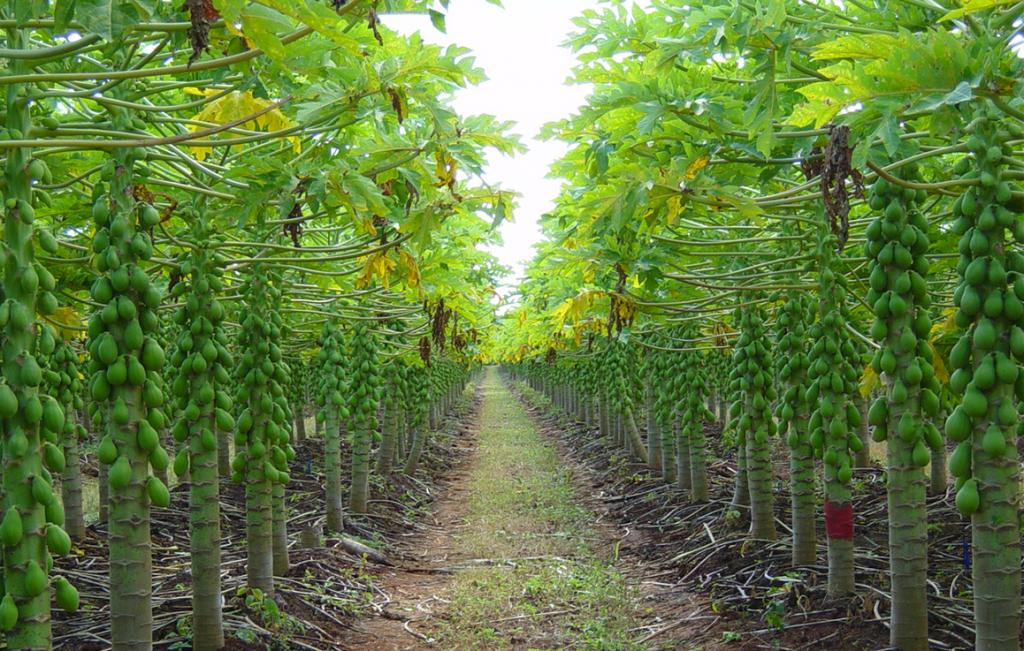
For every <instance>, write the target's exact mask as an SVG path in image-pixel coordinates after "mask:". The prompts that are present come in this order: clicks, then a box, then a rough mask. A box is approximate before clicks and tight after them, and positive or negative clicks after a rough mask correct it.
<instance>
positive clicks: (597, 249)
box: [488, 0, 1024, 651]
mask: <svg viewBox="0 0 1024 651" xmlns="http://www.w3.org/2000/svg"><path fill="white" fill-rule="evenodd" d="M1020 8H1021V6H1020V4H1019V3H1015V2H1009V1H1007V2H1003V1H999V0H997V1H993V2H970V3H968V2H964V3H962V4H958V3H956V2H941V1H940V2H916V1H907V2H897V3H881V2H870V1H869V2H861V1H857V2H845V3H797V2H770V3H745V2H739V3H734V2H715V1H712V2H706V3H702V4H701V5H700V6H699V7H698V6H686V7H683V6H680V5H677V4H675V3H667V2H664V3H663V2H653V3H651V5H650V6H649V7H646V8H638V7H633V8H628V7H625V6H609V7H605V8H602V9H599V10H593V11H588V12H586V13H585V14H584V15H583V16H581V17H580V18H579V19H578V20H577V22H576V24H577V26H578V31H577V33H576V34H574V35H573V36H572V38H571V40H570V43H571V45H572V46H573V47H574V48H575V49H576V50H577V52H578V57H579V62H580V64H579V66H578V68H577V69H576V80H577V81H579V82H581V83H591V84H593V85H594V92H593V94H592V95H591V97H590V98H589V100H588V101H587V103H586V104H585V105H584V106H583V107H582V108H581V109H580V111H579V112H578V114H576V115H574V116H572V117H570V118H567V119H565V120H563V121H560V122H557V123H554V124H551V125H549V126H548V133H549V135H550V136H551V137H553V138H558V139H561V140H564V141H565V142H567V143H568V144H569V148H570V151H569V153H568V154H567V155H566V156H565V157H564V158H563V159H562V160H560V161H559V162H557V163H556V164H555V167H554V171H555V172H556V173H557V174H559V175H560V176H562V177H563V179H564V187H563V193H562V195H561V197H560V199H559V201H558V204H557V205H556V207H555V209H554V210H552V211H551V213H550V214H549V215H547V216H546V217H545V218H544V220H543V221H542V224H543V228H544V231H545V236H546V239H545V241H544V242H543V243H542V244H541V245H540V246H539V250H538V253H537V256H536V257H535V258H534V260H533V261H532V262H531V264H530V266H529V267H528V269H527V272H526V278H525V280H524V281H523V283H522V285H521V286H520V294H521V301H520V303H519V305H518V306H517V307H516V308H515V309H514V310H511V311H510V312H509V313H508V314H507V315H503V319H502V320H503V327H502V328H500V329H499V330H498V331H497V333H496V334H495V337H494V340H493V341H492V342H491V344H490V348H489V349H488V350H489V353H488V354H489V355H490V356H491V358H493V359H494V360H496V361H501V362H504V363H506V364H509V365H511V366H512V368H514V369H516V372H517V373H520V374H522V375H523V376H524V377H526V378H529V380H530V381H531V382H532V383H533V384H534V386H535V387H537V388H539V389H542V390H543V391H545V392H546V393H547V394H548V395H549V396H551V397H552V398H553V400H554V401H555V403H556V404H558V405H560V406H561V407H562V408H563V409H567V410H568V411H570V412H571V413H574V414H578V416H579V417H581V418H582V419H584V420H587V419H589V420H590V421H592V422H593V423H595V424H596V425H597V426H598V427H599V428H600V429H601V431H602V432H604V433H605V435H606V436H607V437H609V440H610V441H615V442H618V443H620V444H621V445H622V446H623V448H624V449H625V450H627V451H628V452H629V453H631V454H632V455H633V456H634V457H635V459H636V460H637V461H641V460H642V461H644V462H646V463H647V464H649V466H650V468H651V470H652V471H656V472H660V473H661V474H662V475H663V476H664V478H665V479H666V480H671V481H674V482H677V483H678V485H679V486H680V487H682V488H684V489H685V490H686V491H687V493H686V494H687V495H688V496H689V499H692V500H697V501H700V500H706V499H708V489H707V474H708V473H707V466H708V442H707V441H706V440H705V438H704V437H705V433H704V430H703V429H702V422H704V421H707V420H711V418H712V415H711V414H710V413H709V412H708V403H707V402H706V401H707V399H708V398H709V397H713V400H711V403H710V404H711V405H712V406H714V405H718V404H724V405H726V406H727V407H726V409H727V411H728V414H727V415H725V416H726V417H725V418H721V416H722V415H719V420H720V421H722V422H728V427H727V428H726V433H725V437H726V441H728V443H726V445H727V446H728V447H731V448H732V450H733V452H730V453H729V456H730V457H731V458H733V459H734V461H735V463H736V467H737V471H738V472H737V475H736V485H735V493H734V498H733V503H734V505H736V506H737V507H738V508H742V509H743V510H744V511H745V512H747V513H749V523H750V536H751V537H752V538H754V539H758V540H772V539H775V538H776V537H777V536H778V535H779V532H778V531H777V530H776V522H775V510H774V504H773V502H774V500H776V499H779V498H780V497H781V496H782V495H783V494H785V493H783V491H781V490H780V480H779V478H777V477H773V463H772V459H773V456H775V455H778V454H780V453H781V450H785V451H786V456H787V457H788V464H789V468H790V471H789V473H788V474H787V476H786V480H785V483H784V488H785V491H786V492H788V499H789V500H790V501H791V509H790V510H789V513H790V514H791V518H792V521H791V522H790V523H787V527H788V529H790V530H791V531H792V533H791V534H789V533H787V534H786V538H787V539H788V540H789V541H790V542H791V545H792V562H793V565H794V566H807V565H814V564H816V561H815V559H816V558H817V555H816V544H817V541H816V540H815V524H816V521H817V518H818V517H819V516H818V513H819V512H823V516H824V518H823V519H824V525H825V526H824V531H825V534H826V540H825V541H824V542H825V544H826V547H827V576H828V583H827V586H828V593H829V595H830V596H833V597H841V596H844V595H847V594H850V593H852V592H855V591H857V590H858V589H859V588H858V585H857V584H856V583H855V566H854V545H855V538H854V536H855V534H856V531H855V529H854V517H853V516H854V513H853V498H854V497H855V495H854V491H855V486H856V484H855V482H853V481H852V478H853V477H854V474H855V473H856V472H857V470H856V469H857V468H861V467H865V466H867V465H869V464H873V463H877V462H879V460H880V459H884V460H882V461H881V462H882V463H883V464H884V467H885V478H886V490H887V499H888V502H887V504H888V525H889V526H888V529H889V540H888V545H889V560H890V566H891V572H890V576H889V577H888V585H887V586H882V590H883V591H885V593H886V594H889V595H891V610H890V613H889V617H890V619H889V625H890V629H891V643H892V646H893V647H894V648H899V649H906V650H914V649H925V648H928V645H929V641H928V640H929V634H928V630H929V629H928V624H929V608H928V606H929V597H928V593H929V588H928V585H927V581H928V574H927V570H928V568H927V558H928V549H929V520H928V518H929V512H928V508H926V497H927V494H928V491H929V489H931V490H932V491H933V492H934V493H935V494H936V495H938V496H943V495H945V496H946V497H945V499H944V500H942V501H940V503H941V504H946V505H948V507H949V508H953V507H955V509H956V511H957V512H958V513H959V515H960V516H961V517H962V518H963V519H964V520H965V521H969V529H970V536H969V540H970V543H969V554H970V560H971V570H970V574H971V580H970V581H969V587H968V590H969V595H970V598H971V599H973V606H974V617H975V624H974V631H973V633H974V647H975V648H977V649H982V650H986V651H992V650H1000V651H1002V650H1007V649H1011V650H1012V649H1018V648H1019V646H1020V610H1021V539H1020V536H1021V533H1020V532H1021V526H1020V525H1021V522H1020V513H1019V510H1020V461H1019V458H1018V447H1017V446H1018V428H1019V423H1020V408H1021V400H1022V398H1024V374H1022V373H1021V369H1020V367H1021V362H1022V361H1024V323H1022V320H1024V302H1022V301H1024V256H1022V252H1021V244H1022V243H1024V216H1022V214H1021V213H1022V212H1024V192H1022V189H1021V187H1020V181H1021V179H1022V178H1024V152H1022V149H1024V111H1022V108H1024V95H1022V90H1024V89H1022V87H1021V83H1020V79H1021V76H1020V73H1021V70H1022V58H1021V36H1020V26H1021V23H1020V15H1021V14H1020ZM716 410H717V409H716ZM645 421H646V422H645ZM777 441H778V442H779V443H777ZM780 448H781V450H780ZM872 449H873V450H874V451H875V453H876V455H875V456H874V457H871V456H870V454H869V453H870V452H871V450H872ZM947 452H948V453H949V454H948V458H947ZM929 467H930V469H929ZM947 468H948V471H949V473H950V474H951V475H952V477H953V480H954V481H952V482H951V486H950V487H949V488H948V489H947V486H946V481H947V479H946V478H947V474H946V470H947ZM947 490H948V493H947ZM933 515H934V512H933ZM933 621H936V620H933Z"/></svg>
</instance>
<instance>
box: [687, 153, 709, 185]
mask: <svg viewBox="0 0 1024 651" xmlns="http://www.w3.org/2000/svg"><path fill="white" fill-rule="evenodd" d="M710 162H711V157H710V156H708V155H707V154H701V155H700V156H698V157H697V158H695V159H693V161H692V162H691V163H690V164H689V165H687V166H686V171H685V172H683V178H684V179H685V180H687V181H692V180H693V179H695V178H697V173H698V172H700V171H701V170H702V169H704V168H705V167H707V166H708V163H710Z"/></svg>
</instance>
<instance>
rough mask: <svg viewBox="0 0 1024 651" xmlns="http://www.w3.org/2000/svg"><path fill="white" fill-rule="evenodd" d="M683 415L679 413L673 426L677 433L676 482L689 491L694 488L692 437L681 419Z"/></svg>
mask: <svg viewBox="0 0 1024 651" xmlns="http://www.w3.org/2000/svg"><path fill="white" fill-rule="evenodd" d="M681 417H683V415H682V414H680V415H677V416H676V418H675V420H674V422H673V426H672V427H673V429H674V430H675V434H676V446H675V447H676V464H675V465H676V482H677V483H678V484H679V488H681V489H683V490H684V491H687V492H688V491H689V490H690V489H691V488H693V482H692V477H691V476H690V438H689V437H688V436H687V428H686V427H684V425H683V423H682V422H680V420H679V419H680V418H681Z"/></svg>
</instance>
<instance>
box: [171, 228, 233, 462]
mask: <svg viewBox="0 0 1024 651" xmlns="http://www.w3.org/2000/svg"><path fill="white" fill-rule="evenodd" d="M191 219H192V220H193V234H194V235H195V237H196V241H197V242H204V243H205V242H209V241H211V239H212V237H211V236H212V235H213V234H212V233H210V232H209V230H208V229H207V228H206V226H205V221H204V220H203V218H202V216H200V215H193V216H191ZM178 263H179V269H180V271H181V275H182V279H181V280H180V281H179V282H177V283H176V284H175V285H174V287H173V288H172V289H171V296H173V297H174V298H176V299H177V300H178V303H179V308H178V310H177V312H175V315H174V323H175V325H176V326H177V333H178V334H177V338H176V340H175V342H174V348H173V350H172V352H171V356H170V362H171V367H172V368H173V369H175V370H176V371H177V375H176V376H175V378H174V381H173V382H172V383H171V394H172V395H173V396H174V406H175V413H176V414H178V419H177V420H176V422H175V423H174V427H173V428H172V429H171V433H172V435H173V436H174V440H175V441H176V442H177V443H178V444H179V448H178V453H177V454H176V455H175V458H174V473H175V474H176V475H178V476H179V477H182V476H184V475H186V474H188V473H189V471H190V468H191V466H192V464H193V463H195V462H196V461H197V458H198V457H201V456H205V455H210V456H211V458H213V457H214V456H215V455H216V452H217V441H218V438H217V431H218V430H219V431H222V432H231V431H233V430H234V426H235V422H234V418H233V417H232V416H231V414H232V413H233V409H234V401H233V399H232V397H231V393H230V389H229V387H231V386H232V378H231V373H230V372H229V370H228V369H231V368H233V367H234V360H233V358H232V355H231V353H230V352H229V351H228V337H227V333H226V332H225V331H224V325H223V322H224V316H225V315H224V306H223V305H222V304H221V302H220V300H219V299H218V298H217V296H218V294H219V293H220V292H221V291H222V290H223V289H224V283H223V280H222V276H223V273H224V272H223V269H222V267H221V266H220V261H219V260H218V259H217V257H216V256H215V254H213V253H212V252H211V251H210V249H208V248H206V247H199V248H196V249H192V250H191V251H188V252H186V253H184V254H182V256H181V257H180V258H179V261H178Z"/></svg>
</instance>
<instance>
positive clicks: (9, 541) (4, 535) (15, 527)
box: [0, 507, 24, 547]
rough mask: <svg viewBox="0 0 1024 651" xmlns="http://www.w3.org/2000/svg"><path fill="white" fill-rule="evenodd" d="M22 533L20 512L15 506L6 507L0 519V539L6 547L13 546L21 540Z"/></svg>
mask: <svg viewBox="0 0 1024 651" xmlns="http://www.w3.org/2000/svg"><path fill="white" fill-rule="evenodd" d="M23 535H24V528H23V527H22V522H21V513H20V512H19V511H18V509H17V508H16V507H14V508H9V509H7V513H5V514H4V519H3V521H0V540H2V541H3V543H4V545H5V546H7V547H14V546H15V545H17V544H18V543H20V542H21V538H22V536H23Z"/></svg>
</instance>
